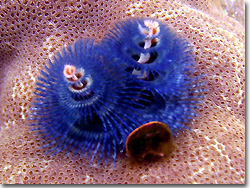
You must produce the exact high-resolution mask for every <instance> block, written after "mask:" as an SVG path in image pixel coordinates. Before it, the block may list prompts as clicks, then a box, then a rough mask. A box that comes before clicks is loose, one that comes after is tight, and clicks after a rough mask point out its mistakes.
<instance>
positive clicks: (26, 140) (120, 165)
mask: <svg viewBox="0 0 250 188" xmlns="http://www.w3.org/2000/svg"><path fill="white" fill-rule="evenodd" d="M223 2H226V1H213V0H211V1H209V0H199V1H188V0H180V1H163V0H162V1H160V0H155V1H149V0H144V1H143V0H142V1H133V0H129V1H125V0H122V1H115V0H111V1H102V0H93V1H81V0H72V1H43V2H39V1H28V0H23V1H16V2H13V1H1V2H0V23H1V24H0V79H1V82H0V104H1V107H0V150H1V154H0V183H3V184H8V183H21V184H25V183H27V184H31V183H52V184H54V183H66V184H70V183H75V184H82V183H89V184H94V183H115V184H117V183H121V184H128V183H141V184H147V183H160V184H164V183H168V184H192V183H203V184H211V183H214V184H222V183H223V184H236V183H237V184H243V183H245V29H244V25H243V24H242V23H243V21H242V20H244V18H242V16H240V17H239V18H238V17H235V16H234V15H240V14H241V15H242V12H244V11H240V10H241V9H237V11H238V12H239V13H238V14H235V11H234V13H231V12H230V11H229V9H228V7H230V6H229V3H228V4H227V5H228V6H225V3H224V4H223ZM230 10H231V9H230ZM131 17H153V18H158V19H160V20H161V21H163V22H164V23H166V24H168V25H169V27H171V28H172V29H173V30H175V31H176V32H177V33H178V34H179V35H181V36H183V37H184V38H186V39H187V40H189V41H190V43H191V45H192V46H193V48H194V55H195V64H196V65H195V68H196V70H197V72H196V73H195V74H194V76H198V75H203V74H206V76H205V77H204V78H203V81H205V82H206V83H207V89H208V91H207V92H206V95H205V98H204V99H203V102H202V103H201V104H199V106H200V109H199V110H197V114H198V115H199V116H198V117H195V118H194V119H193V121H192V122H191V123H188V124H187V126H188V127H190V128H191V129H192V131H189V130H184V131H183V132H179V134H178V135H177V136H176V137H174V138H173V144H174V148H173V152H172V154H171V155H170V156H169V157H168V158H162V159H161V160H158V161H155V162H151V163H149V162H142V163H132V162H131V161H130V159H129V158H128V157H126V156H125V155H124V154H119V155H118V156H117V159H116V167H115V168H114V167H113V165H112V164H109V165H108V166H104V163H101V164H100V165H98V166H97V165H95V163H94V164H93V165H92V166H90V167H89V162H90V159H89V158H88V157H80V156H79V155H77V156H76V157H75V158H74V159H73V154H71V153H70V154H69V155H67V156H66V157H64V154H63V153H59V154H58V155H55V156H49V155H48V156H47V155H45V154H44V150H42V149H41V146H42V145H43V140H42V139H41V138H40V137H39V136H37V135H35V134H34V133H33V132H31V131H30V127H29V126H27V125H28V124H30V120H29V118H28V114H29V113H30V107H31V101H32V99H33V97H34V94H33V92H34V90H35V87H36V86H35V82H36V81H37V77H38V76H40V70H42V69H43V67H44V66H45V65H47V62H48V61H47V60H48V58H50V57H52V56H53V55H54V54H55V53H56V52H58V51H60V50H61V49H62V48H63V47H64V46H65V45H68V44H72V43H74V41H76V40H78V39H79V38H87V37H91V38H94V39H95V40H96V41H100V40H101V39H102V38H103V37H104V35H105V34H107V33H108V31H109V30H110V29H111V28H112V27H113V26H114V24H116V23H118V22H120V21H123V20H126V19H127V18H131Z"/></svg>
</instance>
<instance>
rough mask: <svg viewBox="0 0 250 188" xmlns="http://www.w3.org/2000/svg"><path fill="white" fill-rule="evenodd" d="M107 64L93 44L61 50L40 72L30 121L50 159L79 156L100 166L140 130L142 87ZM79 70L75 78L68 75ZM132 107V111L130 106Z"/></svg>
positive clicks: (84, 42)
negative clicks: (65, 153) (60, 155)
mask: <svg viewBox="0 0 250 188" xmlns="http://www.w3.org/2000/svg"><path fill="white" fill-rule="evenodd" d="M114 61H115V59H110V58H106V59H104V58H103V55H102V52H101V51H100V49H99V48H98V47H96V46H94V45H93V41H92V40H80V41H78V42H76V43H75V44H74V45H72V46H68V47H67V48H63V50H62V52H61V53H57V54H56V56H54V59H53V62H52V61H51V60H49V65H48V66H45V70H42V71H41V76H40V77H38V81H37V83H36V85H37V88H36V92H35V95H36V96H35V98H34V101H33V108H32V110H33V113H32V114H31V119H32V120H36V123H35V124H32V126H35V128H34V129H32V130H33V131H35V130H36V131H38V134H41V135H43V138H45V139H46V140H48V141H50V143H49V144H47V145H44V146H43V147H44V148H45V147H48V146H50V147H51V149H49V150H48V151H47V153H50V152H53V155H54V154H57V153H59V152H60V151H62V150H67V151H68V152H70V151H71V150H75V151H74V152H75V154H76V153H78V152H79V153H81V154H82V153H83V154H84V153H85V154H86V153H88V154H89V155H91V156H92V157H91V162H92V161H93V159H94V158H95V156H96V155H97V153H98V152H99V162H100V160H101V159H102V158H106V160H105V163H107V161H108V159H109V158H110V157H111V156H112V158H113V160H114V161H115V159H116V153H117V151H119V152H122V150H123V148H124V143H125V140H126V137H127V135H128V134H129V133H130V132H131V131H133V130H134V129H135V128H137V127H138V126H139V125H138V122H136V121H135V116H134V115H133V114H134V113H133V111H134V110H135V108H136V107H137V106H138V105H140V106H141V107H144V106H143V104H140V103H138V102H137V101H141V100H144V98H145V97H144V94H143V93H142V92H141V86H140V84H139V83H137V82H136V81H135V80H133V79H131V77H129V76H128V75H127V73H126V72H124V71H123V70H122V68H120V67H119V66H118V63H116V62H114ZM65 66H70V67H74V68H76V73H75V75H74V76H75V77H74V78H73V77H70V78H67V77H65V75H64V71H65ZM132 104H133V105H132Z"/></svg>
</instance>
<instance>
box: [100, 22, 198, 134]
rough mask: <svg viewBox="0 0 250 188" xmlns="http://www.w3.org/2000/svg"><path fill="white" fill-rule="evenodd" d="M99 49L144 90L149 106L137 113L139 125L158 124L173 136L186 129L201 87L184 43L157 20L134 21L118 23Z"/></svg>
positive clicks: (188, 49) (189, 49)
mask: <svg viewBox="0 0 250 188" xmlns="http://www.w3.org/2000/svg"><path fill="white" fill-rule="evenodd" d="M150 32H151V33H150ZM101 45H102V46H103V47H104V48H105V49H106V51H109V52H110V53H107V54H110V55H112V56H113V57H114V58H116V59H118V60H117V62H119V63H120V64H122V66H123V69H124V70H125V71H126V72H128V73H129V74H130V75H132V76H134V78H135V80H140V81H141V83H142V85H143V86H144V87H145V88H144V89H142V93H145V92H146V93H147V94H148V97H146V99H147V100H148V101H150V102H148V103H146V104H145V103H144V105H146V107H145V108H138V110H137V113H138V116H139V117H140V118H138V121H140V122H141V124H145V123H147V122H149V121H161V122H163V123H166V124H168V126H169V127H170V129H171V131H172V132H173V134H174V135H175V134H176V133H177V132H178V130H182V129H183V128H187V129H189V128H188V127H186V126H185V125H184V124H185V122H189V120H190V119H193V117H194V116H196V114H195V110H194V109H195V108H197V106H196V103H199V102H200V98H201V97H202V90H201V89H200V86H201V85H202V83H197V81H198V80H199V78H200V77H198V78H192V75H193V74H194V73H195V69H194V67H193V65H194V57H193V55H192V54H191V52H192V49H191V47H190V44H189V43H188V42H187V41H186V40H184V39H183V38H182V37H180V36H178V35H177V34H175V32H174V31H172V30H171V29H170V28H169V27H168V26H167V25H166V24H165V23H163V22H161V21H159V20H156V19H153V18H134V19H129V20H126V21H124V22H120V23H118V24H117V25H116V26H115V27H114V29H112V30H111V31H110V33H109V34H108V35H107V36H106V37H105V38H104V39H103V41H102V43H101Z"/></svg>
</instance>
